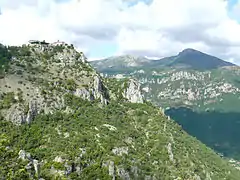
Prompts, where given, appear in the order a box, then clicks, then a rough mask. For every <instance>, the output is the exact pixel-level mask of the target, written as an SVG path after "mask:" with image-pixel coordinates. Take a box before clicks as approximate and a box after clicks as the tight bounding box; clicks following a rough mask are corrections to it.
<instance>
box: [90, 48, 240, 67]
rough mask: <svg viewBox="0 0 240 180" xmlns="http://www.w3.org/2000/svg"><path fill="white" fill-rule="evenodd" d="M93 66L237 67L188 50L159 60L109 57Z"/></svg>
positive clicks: (213, 57)
mask: <svg viewBox="0 0 240 180" xmlns="http://www.w3.org/2000/svg"><path fill="white" fill-rule="evenodd" d="M131 60H132V62H133V63H134V64H135V65H134V66H131V65H128V64H126V61H129V62H131ZM91 64H92V65H93V66H94V67H97V68H98V69H100V68H101V70H103V69H107V68H108V67H111V68H113V69H117V68H118V67H120V66H121V67H126V68H132V67H138V68H146V67H147V68H163V67H175V68H181V67H182V68H192V69H199V70H204V69H205V70H207V69H216V68H219V67H227V66H237V65H236V64H233V63H230V62H227V61H224V60H222V59H220V58H217V57H215V56H212V55H208V54H206V53H203V52H201V51H198V50H195V49H192V48H187V49H184V50H183V51H181V52H179V53H178V54H177V55H175V56H169V57H164V58H161V59H158V60H152V59H149V58H145V57H141V56H130V55H126V56H125V55H123V56H114V57H109V58H106V59H103V60H97V61H91ZM101 64H102V65H103V64H104V65H108V67H103V66H102V67H101Z"/></svg>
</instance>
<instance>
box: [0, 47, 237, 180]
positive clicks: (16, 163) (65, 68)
mask: <svg viewBox="0 0 240 180" xmlns="http://www.w3.org/2000/svg"><path fill="white" fill-rule="evenodd" d="M64 48H66V50H65V49H64V50H63V49H62V47H55V48H54V47H53V46H51V45H49V46H46V45H44V47H39V45H32V46H26V45H23V46H22V47H9V48H8V49H9V52H11V54H12V56H13V58H12V59H13V61H12V62H11V63H10V64H9V70H8V71H5V72H6V74H5V75H6V78H5V79H4V81H1V82H2V83H1V84H0V107H1V108H0V177H1V179H13V180H15V179H40V178H44V179H45V180H48V179H84V180H85V179H86V180H87V179H104V180H105V179H106V180H110V179H113V177H115V179H164V180H172V179H178V180H180V179H182V180H183V179H210V178H211V179H212V180H222V179H227V180H228V179H229V180H230V179H231V180H238V179H239V178H240V172H239V171H237V170H236V169H234V168H233V167H231V165H229V164H228V163H227V162H226V161H225V160H224V159H222V158H220V157H219V156H218V155H217V154H216V153H215V152H214V151H212V150H211V149H210V148H208V147H206V146H205V145H204V144H202V143H200V142H199V141H198V140H196V139H195V138H193V137H191V136H189V135H188V134H187V133H186V132H184V131H183V130H182V128H181V127H180V126H179V125H178V124H177V123H176V122H174V121H172V120H169V119H168V118H167V117H166V116H165V115H164V114H163V112H162V111H161V110H160V109H159V108H158V107H155V106H153V105H152V104H151V103H149V102H148V103H143V104H137V103H135V104H133V103H128V101H127V99H124V97H123V95H122V94H123V92H125V91H126V88H128V84H129V83H128V82H129V81H128V79H123V80H119V81H117V80H115V79H114V78H106V79H104V78H101V77H100V76H99V74H98V73H97V72H96V71H94V70H93V69H92V67H91V66H90V65H89V64H88V63H85V62H84V60H83V59H82V58H81V57H82V56H83V55H82V54H80V53H78V52H76V51H75V50H74V49H73V47H72V46H70V47H68V46H64ZM58 53H59V54H58ZM58 55H59V56H61V58H58ZM75 58H77V59H75ZM78 58H80V59H78ZM96 78H97V79H96ZM102 79H103V80H102ZM76 88H79V91H75V90H76ZM75 92H77V93H76V94H77V95H78V96H79V97H76V96H74V95H73V94H75ZM80 97H82V98H80ZM100 98H101V99H100ZM84 99H86V100H84ZM15 107H16V109H14V108H15ZM10 113H11V116H9V115H10ZM1 114H2V115H1ZM3 115H4V117H5V118H9V119H4V118H3ZM12 122H13V123H15V124H13V123H12ZM24 122H26V123H29V124H21V123H24ZM16 124H18V125H16ZM20 124H21V125H20Z"/></svg>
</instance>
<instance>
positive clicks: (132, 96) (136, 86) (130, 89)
mask: <svg viewBox="0 0 240 180" xmlns="http://www.w3.org/2000/svg"><path fill="white" fill-rule="evenodd" d="M123 96H124V98H126V99H127V100H129V101H130V102H132V103H143V95H142V93H141V89H140V83H139V82H138V81H137V80H135V79H130V80H129V82H128V86H127V88H126V89H125V90H124V92H123Z"/></svg>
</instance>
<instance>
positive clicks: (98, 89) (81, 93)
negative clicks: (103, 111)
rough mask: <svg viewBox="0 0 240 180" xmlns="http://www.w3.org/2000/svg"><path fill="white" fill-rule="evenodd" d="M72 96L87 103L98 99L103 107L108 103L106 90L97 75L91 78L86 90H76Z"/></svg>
mask: <svg viewBox="0 0 240 180" xmlns="http://www.w3.org/2000/svg"><path fill="white" fill-rule="evenodd" d="M74 95H75V96H78V97H81V98H83V99H86V100H89V101H93V100H97V99H99V100H100V101H101V104H104V105H107V104H108V102H109V97H108V91H107V88H106V87H105V86H104V84H103V82H102V80H101V78H100V76H98V75H95V76H94V77H93V81H92V82H90V83H89V84H88V88H81V89H80V88H77V89H76V91H75V92H74Z"/></svg>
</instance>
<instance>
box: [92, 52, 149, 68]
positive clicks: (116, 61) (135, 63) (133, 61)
mask: <svg viewBox="0 0 240 180" xmlns="http://www.w3.org/2000/svg"><path fill="white" fill-rule="evenodd" d="M149 61H150V60H149V59H147V58H145V57H140V56H131V55H123V56H113V57H109V58H107V59H103V60H98V61H92V65H93V66H97V67H99V68H100V69H101V70H102V71H103V70H104V69H107V70H108V69H111V70H115V71H116V70H119V69H124V68H129V69H131V68H135V67H142V66H144V65H145V64H147V63H148V62H149Z"/></svg>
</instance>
